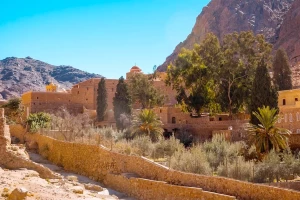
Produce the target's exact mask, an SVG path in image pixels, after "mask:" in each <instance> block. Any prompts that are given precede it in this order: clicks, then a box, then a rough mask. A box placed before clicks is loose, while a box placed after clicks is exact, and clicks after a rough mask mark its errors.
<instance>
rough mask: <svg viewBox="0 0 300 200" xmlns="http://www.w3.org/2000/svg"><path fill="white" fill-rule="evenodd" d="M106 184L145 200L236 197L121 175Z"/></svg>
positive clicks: (109, 178) (113, 176)
mask: <svg viewBox="0 0 300 200" xmlns="http://www.w3.org/2000/svg"><path fill="white" fill-rule="evenodd" d="M104 183H105V184H106V185H108V186H110V187H112V188H115V189H116V190H118V191H121V192H124V193H126V194H128V195H129V196H131V197H135V198H137V199H143V200H153V199H172V200H182V199H184V200H196V199H205V200H229V199H235V198H234V197H231V196H227V195H221V194H216V193H212V192H206V191H203V190H202V189H200V188H192V187H184V186H177V185H170V184H167V183H166V182H162V181H151V180H147V179H141V178H126V177H124V176H121V175H113V174H108V175H107V178H106V179H105V181H104Z"/></svg>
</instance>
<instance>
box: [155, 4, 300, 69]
mask: <svg viewBox="0 0 300 200" xmlns="http://www.w3.org/2000/svg"><path fill="white" fill-rule="evenodd" d="M294 2H299V0H296V1H294V0H212V1H210V3H209V4H208V5H207V6H205V7H204V8H203V9H202V12H201V13H200V14H199V15H198V17H197V20H196V23H195V25H194V27H193V29H192V32H191V33H190V34H189V35H188V37H187V39H186V40H184V41H183V42H181V43H179V44H178V45H177V46H176V48H175V50H174V51H173V53H172V54H171V55H170V56H168V57H167V58H166V61H165V62H164V63H163V64H162V65H160V66H159V67H158V70H159V71H165V70H166V69H167V66H168V65H169V63H171V62H173V61H174V60H175V59H176V57H177V55H178V53H179V52H180V50H181V48H183V47H184V48H187V49H192V48H193V45H194V44H195V43H200V42H201V41H203V40H204V38H205V36H206V34H207V33H214V34H215V35H216V36H217V37H218V38H219V39H220V40H222V38H223V36H224V35H226V34H229V33H232V32H235V31H237V32H241V31H253V32H254V33H255V34H263V35H264V36H265V38H266V40H267V41H268V42H270V43H271V44H273V45H275V47H276V48H280V47H284V46H286V45H277V46H276V43H277V41H279V37H280V36H281V34H280V30H281V27H282V25H283V24H284V23H287V22H286V21H285V16H286V14H287V13H288V12H289V11H290V9H291V8H292V4H293V3H294ZM288 53H289V52H288ZM299 53H300V52H299Z"/></svg>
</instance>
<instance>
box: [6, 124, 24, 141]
mask: <svg viewBox="0 0 300 200" xmlns="http://www.w3.org/2000/svg"><path fill="white" fill-rule="evenodd" d="M9 129H10V133H11V136H14V137H16V138H18V139H19V140H20V143H24V142H25V140H24V139H25V138H24V137H25V134H26V129H25V128H24V127H23V126H22V125H20V124H16V125H15V124H14V125H9Z"/></svg>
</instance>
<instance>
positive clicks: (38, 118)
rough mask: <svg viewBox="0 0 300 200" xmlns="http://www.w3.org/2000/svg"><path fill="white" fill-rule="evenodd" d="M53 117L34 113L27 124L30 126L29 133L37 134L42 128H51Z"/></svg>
mask: <svg viewBox="0 0 300 200" xmlns="http://www.w3.org/2000/svg"><path fill="white" fill-rule="evenodd" d="M50 122H51V117H50V115H49V114H48V113H43V112H39V113H33V114H30V115H29V117H28V119H27V124H28V125H29V131H30V132H31V133H35V132H37V131H39V130H40V129H42V128H48V127H49V126H50Z"/></svg>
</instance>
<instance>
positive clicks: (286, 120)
mask: <svg viewBox="0 0 300 200" xmlns="http://www.w3.org/2000/svg"><path fill="white" fill-rule="evenodd" d="M284 122H288V115H287V114H284Z"/></svg>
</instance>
